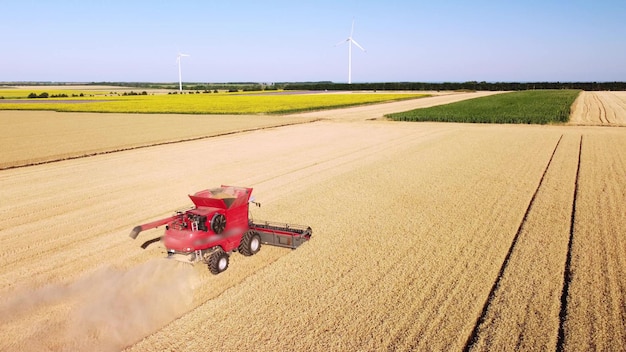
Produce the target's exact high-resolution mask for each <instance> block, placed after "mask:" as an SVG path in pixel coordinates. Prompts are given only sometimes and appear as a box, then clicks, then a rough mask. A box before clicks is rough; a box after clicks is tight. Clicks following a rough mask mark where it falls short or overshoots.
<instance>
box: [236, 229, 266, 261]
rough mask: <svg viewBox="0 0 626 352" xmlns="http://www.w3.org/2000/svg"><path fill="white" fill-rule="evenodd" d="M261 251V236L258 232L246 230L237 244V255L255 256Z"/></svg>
mask: <svg viewBox="0 0 626 352" xmlns="http://www.w3.org/2000/svg"><path fill="white" fill-rule="evenodd" d="M260 249H261V236H260V235H259V233H258V232H256V231H252V230H248V231H246V233H244V234H243V237H241V242H240V243H239V253H241V254H243V255H245V256H247V257H249V256H251V255H254V254H256V253H257V252H258V251H259V250H260Z"/></svg>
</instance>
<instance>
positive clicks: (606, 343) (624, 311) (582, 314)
mask: <svg viewBox="0 0 626 352" xmlns="http://www.w3.org/2000/svg"><path fill="white" fill-rule="evenodd" d="M593 132H595V133H593ZM593 132H591V133H586V134H585V135H584V139H583V146H582V158H581V162H582V163H581V168H580V175H579V190H578V200H577V203H576V207H577V209H576V218H575V224H574V238H573V242H572V263H571V272H572V280H571V283H570V286H569V295H568V297H567V312H566V320H565V325H564V330H565V336H564V346H563V349H564V350H565V351H590V350H599V351H620V350H621V351H623V350H624V342H625V341H626V236H625V234H626V230H625V229H626V182H625V181H624V180H625V179H626V138H625V137H624V135H623V134H621V135H620V134H619V133H611V132H605V131H603V132H604V133H602V134H600V133H597V131H593Z"/></svg>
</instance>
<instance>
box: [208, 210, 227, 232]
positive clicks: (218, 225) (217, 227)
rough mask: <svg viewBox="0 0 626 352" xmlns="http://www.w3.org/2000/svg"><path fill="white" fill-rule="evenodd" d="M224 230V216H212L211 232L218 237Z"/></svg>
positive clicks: (217, 214) (216, 214)
mask: <svg viewBox="0 0 626 352" xmlns="http://www.w3.org/2000/svg"><path fill="white" fill-rule="evenodd" d="M225 228H226V217H225V216H224V214H220V213H215V215H213V218H212V219H211V230H213V232H215V233H216V234H218V235H219V234H220V233H222V232H224V229H225Z"/></svg>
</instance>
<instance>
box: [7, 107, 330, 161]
mask: <svg viewBox="0 0 626 352" xmlns="http://www.w3.org/2000/svg"><path fill="white" fill-rule="evenodd" d="M322 120H323V119H321V118H320V119H313V120H307V121H302V122H292V123H284V124H279V125H273V126H265V127H256V128H248V129H243V130H236V131H230V132H222V133H218V134H212V135H205V136H198V137H189V138H184V139H177V140H173V141H164V142H156V143H148V144H140V145H137V146H134V147H125V148H117V149H110V150H103V151H99V152H92V153H86V154H81V155H71V156H67V157H63V158H57V159H51V160H42V161H35V162H32V163H26V164H20V165H13V166H5V167H0V171H4V170H11V169H19V168H22V167H29V166H37V165H45V164H52V163H58V162H61V161H66V160H75V159H83V158H89V157H92V156H98V155H106V154H113V153H119V152H126V151H129V150H136V149H143V148H150V147H158V146H161V145H168V144H177V143H184V142H193V141H198V140H202V139H209V138H215V137H223V136H229V135H233V134H237V133H246V132H254V131H261V130H269V129H273V128H280V127H287V126H293V125H301V124H305V123H313V122H318V121H322Z"/></svg>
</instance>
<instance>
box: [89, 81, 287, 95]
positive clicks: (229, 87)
mask: <svg viewBox="0 0 626 352" xmlns="http://www.w3.org/2000/svg"><path fill="white" fill-rule="evenodd" d="M88 85H96V86H117V87H135V88H144V89H172V90H178V88H179V86H178V83H150V82H93V83H89V84H88ZM278 89H282V86H280V87H279V86H278V85H275V84H273V83H256V82H227V83H194V82H191V83H183V90H185V91H202V92H205V93H210V92H211V91H214V92H216V91H229V92H240V91H244V92H248V91H250V92H251V91H260V90H278Z"/></svg>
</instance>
